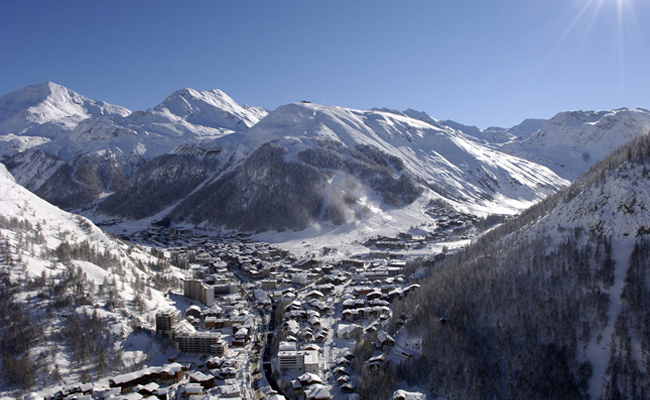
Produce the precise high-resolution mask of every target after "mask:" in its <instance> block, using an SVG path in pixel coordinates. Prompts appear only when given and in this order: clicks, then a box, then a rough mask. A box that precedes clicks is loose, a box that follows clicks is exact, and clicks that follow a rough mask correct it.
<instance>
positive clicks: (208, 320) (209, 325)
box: [205, 317, 217, 329]
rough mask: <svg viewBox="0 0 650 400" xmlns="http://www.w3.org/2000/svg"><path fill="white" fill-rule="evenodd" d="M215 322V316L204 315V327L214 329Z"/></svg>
mask: <svg viewBox="0 0 650 400" xmlns="http://www.w3.org/2000/svg"><path fill="white" fill-rule="evenodd" d="M216 323H217V317H206V318H205V329H215V325H216Z"/></svg>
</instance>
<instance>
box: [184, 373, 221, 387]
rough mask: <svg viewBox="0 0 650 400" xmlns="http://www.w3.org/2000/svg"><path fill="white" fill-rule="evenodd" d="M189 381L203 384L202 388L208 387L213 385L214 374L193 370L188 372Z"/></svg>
mask: <svg viewBox="0 0 650 400" xmlns="http://www.w3.org/2000/svg"><path fill="white" fill-rule="evenodd" d="M190 383H198V384H200V385H201V386H203V388H204V389H210V388H212V387H214V385H215V382H214V376H213V375H210V374H204V373H203V372H201V371H194V372H192V373H191V374H190Z"/></svg>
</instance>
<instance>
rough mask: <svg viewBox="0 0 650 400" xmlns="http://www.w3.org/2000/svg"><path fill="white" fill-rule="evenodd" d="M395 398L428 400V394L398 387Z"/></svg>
mask: <svg viewBox="0 0 650 400" xmlns="http://www.w3.org/2000/svg"><path fill="white" fill-rule="evenodd" d="M393 400H427V395H426V394H422V393H420V392H407V391H406V390H402V389H398V390H396V391H395V392H394V393H393Z"/></svg>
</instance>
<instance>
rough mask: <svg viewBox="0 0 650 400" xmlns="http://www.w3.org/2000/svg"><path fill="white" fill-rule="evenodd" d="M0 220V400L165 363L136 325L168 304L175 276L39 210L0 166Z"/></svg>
mask: <svg viewBox="0 0 650 400" xmlns="http://www.w3.org/2000/svg"><path fill="white" fill-rule="evenodd" d="M0 213H1V216H0V218H1V229H0V234H1V236H0V253H1V257H2V261H1V263H0V299H1V301H0V338H2V341H1V342H0V346H1V348H2V360H1V361H2V368H1V370H2V376H1V378H2V385H1V387H2V391H0V396H3V395H9V394H11V392H4V391H5V390H10V389H13V390H18V393H20V392H21V391H23V390H25V389H38V388H54V387H56V386H57V385H63V384H65V383H66V382H70V383H72V382H79V381H88V380H90V379H91V378H92V379H99V378H101V377H104V376H106V375H107V374H109V373H114V372H116V371H125V370H127V369H130V368H132V367H133V366H136V365H141V364H142V363H145V362H148V360H149V359H151V357H161V356H164V353H160V354H158V351H159V349H158V345H157V344H155V343H154V342H153V340H152V339H151V338H150V337H149V336H148V335H146V334H144V333H139V329H140V328H138V327H141V326H148V325H150V322H149V320H150V319H151V318H153V315H154V314H155V310H156V309H160V308H166V307H168V306H169V305H170V304H171V300H170V299H169V297H167V296H166V293H167V291H168V290H169V289H171V288H175V287H177V285H178V278H179V277H180V276H182V274H181V273H180V271H178V270H176V269H175V268H170V267H169V265H164V263H160V262H159V260H158V259H157V258H154V257H152V256H151V255H150V254H149V253H148V252H145V251H144V249H143V248H140V247H138V246H133V245H129V244H126V243H123V242H121V241H119V240H117V239H115V238H113V237H110V236H108V235H107V234H105V233H104V232H103V231H102V230H100V229H99V228H98V227H96V226H95V225H94V224H93V223H92V222H90V221H89V220H87V219H85V218H83V217H80V216H76V215H73V214H69V213H67V212H64V211H62V210H60V209H59V208H57V207H55V206H52V205H50V204H48V203H46V202H45V201H43V200H41V199H40V198H38V197H36V196H35V195H34V194H32V193H31V192H29V191H27V190H26V189H24V188H23V187H21V186H20V185H18V184H16V183H15V181H14V179H13V177H12V176H11V175H10V174H9V173H8V171H7V170H6V168H5V167H4V165H1V164H0ZM133 343H138V346H137V347H134V346H133ZM147 349H148V350H147ZM23 393H24V392H23Z"/></svg>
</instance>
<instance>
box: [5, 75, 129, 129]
mask: <svg viewBox="0 0 650 400" xmlns="http://www.w3.org/2000/svg"><path fill="white" fill-rule="evenodd" d="M0 109H1V110H2V114H0V134H2V135H4V134H8V133H13V134H15V135H21V136H41V137H46V138H50V139H52V138H55V137H58V136H59V135H61V134H62V133H64V132H70V131H71V130H73V129H74V128H75V127H76V126H77V124H78V123H79V122H81V121H82V120H84V119H86V118H90V117H102V116H103V117H124V116H126V115H129V114H130V113H131V112H130V111H129V110H127V109H126V108H124V107H120V106H116V105H112V104H108V103H105V102H103V101H96V100H91V99H88V98H86V97H84V96H81V95H79V94H77V93H75V92H74V91H72V90H70V89H67V88H65V87H63V86H61V85H57V84H55V83H52V82H45V83H40V84H38V85H30V86H27V87H25V88H24V89H21V90H19V91H17V92H13V93H9V94H6V95H4V96H2V97H1V98H0Z"/></svg>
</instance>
